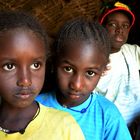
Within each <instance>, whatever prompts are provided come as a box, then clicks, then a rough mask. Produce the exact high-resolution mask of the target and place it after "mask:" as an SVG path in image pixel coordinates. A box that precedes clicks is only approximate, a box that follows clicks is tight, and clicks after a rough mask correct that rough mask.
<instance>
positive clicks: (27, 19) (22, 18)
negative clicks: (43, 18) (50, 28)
mask: <svg viewBox="0 0 140 140" xmlns="http://www.w3.org/2000/svg"><path fill="white" fill-rule="evenodd" d="M15 28H23V29H27V30H28V29H29V30H31V31H33V32H34V33H35V34H36V35H37V36H38V37H40V39H42V40H43V41H44V44H45V47H46V48H48V35H47V33H46V31H45V29H44V28H43V25H41V24H40V23H39V21H38V20H37V19H36V18H35V16H33V15H31V14H29V13H26V12H23V11H12V10H7V11H0V33H2V32H6V31H8V30H11V29H15ZM47 53H48V52H47Z"/></svg>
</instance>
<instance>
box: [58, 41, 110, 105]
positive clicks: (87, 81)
mask: <svg viewBox="0 0 140 140" xmlns="http://www.w3.org/2000/svg"><path fill="white" fill-rule="evenodd" d="M94 45H95V44H94V43H87V42H84V41H74V42H72V43H69V44H67V45H66V46H65V47H64V48H66V49H65V50H64V51H63V52H62V54H61V56H60V57H58V65H57V80H58V81H57V82H58V87H59V90H60V92H61V93H59V95H60V94H63V96H62V97H61V99H62V98H63V99H62V100H63V103H65V104H66V105H71V106H76V105H79V104H81V103H82V102H84V101H85V100H86V99H87V98H88V97H89V95H90V94H91V92H92V91H93V90H94V88H95V87H96V85H97V83H98V81H99V78H100V76H101V74H102V72H103V70H104V68H105V65H106V62H107V60H106V57H105V56H104V54H103V53H102V52H101V51H99V49H97V48H96V47H95V46H94ZM60 96H61V95H60Z"/></svg>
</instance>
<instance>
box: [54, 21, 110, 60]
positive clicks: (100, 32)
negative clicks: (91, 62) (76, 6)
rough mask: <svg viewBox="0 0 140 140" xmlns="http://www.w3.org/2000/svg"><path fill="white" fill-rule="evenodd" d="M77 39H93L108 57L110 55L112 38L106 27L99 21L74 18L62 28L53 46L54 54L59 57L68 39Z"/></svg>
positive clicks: (96, 45)
mask: <svg viewBox="0 0 140 140" xmlns="http://www.w3.org/2000/svg"><path fill="white" fill-rule="evenodd" d="M76 40H81V41H92V42H93V43H94V44H95V45H94V47H98V48H99V49H100V50H101V51H102V53H104V54H105V56H106V57H108V56H109V53H110V40H109V36H108V33H107V31H106V29H105V28H104V27H102V25H100V24H99V23H98V22H93V21H89V20H85V19H76V20H72V21H70V22H67V23H66V24H65V25H64V26H63V27H62V28H61V29H60V32H59V33H58V36H57V39H56V41H55V43H54V46H53V53H54V55H57V56H56V57H58V55H59V53H61V49H62V48H63V47H65V43H66V42H67V41H76ZM56 57H55V58H56Z"/></svg>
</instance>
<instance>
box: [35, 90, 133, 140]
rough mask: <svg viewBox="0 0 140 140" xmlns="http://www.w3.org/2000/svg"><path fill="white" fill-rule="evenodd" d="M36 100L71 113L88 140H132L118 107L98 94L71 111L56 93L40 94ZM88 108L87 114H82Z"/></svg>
mask: <svg viewBox="0 0 140 140" xmlns="http://www.w3.org/2000/svg"><path fill="white" fill-rule="evenodd" d="M36 100H37V101H38V102H40V103H42V104H43V105H45V106H49V107H53V108H56V109H59V110H63V111H66V112H69V113H70V114H71V115H72V116H73V117H74V118H75V119H76V121H77V122H78V123H79V125H80V127H81V129H82V131H83V133H84V135H85V138H86V140H131V136H130V133H129V131H128V129H127V126H126V124H125V122H124V120H123V119H122V116H121V114H120V113H119V111H118V109H117V108H116V106H115V105H114V104H113V103H111V102H110V101H108V100H107V99H105V98H104V97H103V96H101V95H97V94H96V93H94V94H92V95H90V97H89V98H88V99H87V100H86V101H85V102H84V103H83V104H81V105H79V106H76V107H72V108H71V109H73V110H74V111H73V110H70V109H68V108H65V107H63V106H61V105H60V104H59V103H58V102H57V99H56V96H55V93H54V92H51V93H46V94H40V95H39V96H38V97H37V98H36ZM83 108H87V110H86V112H85V113H80V112H77V111H80V110H81V109H83Z"/></svg>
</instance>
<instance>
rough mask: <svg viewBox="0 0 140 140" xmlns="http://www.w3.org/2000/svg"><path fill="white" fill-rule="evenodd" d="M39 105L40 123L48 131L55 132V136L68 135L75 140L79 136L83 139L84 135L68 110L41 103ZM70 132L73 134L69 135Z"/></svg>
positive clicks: (64, 136) (65, 136)
mask: <svg viewBox="0 0 140 140" xmlns="http://www.w3.org/2000/svg"><path fill="white" fill-rule="evenodd" d="M39 106H40V117H41V118H42V119H41V120H42V121H43V123H42V124H41V125H43V126H44V128H45V129H46V128H47V129H49V131H50V130H52V131H51V132H52V133H55V134H56V136H57V135H58V136H61V139H62V137H63V138H68V137H70V140H75V137H77V138H78V137H79V138H80V139H81V140H84V136H83V133H82V131H81V129H80V127H79V125H78V124H77V122H76V121H75V119H74V118H73V117H72V116H71V115H70V114H69V113H68V112H63V111H60V110H57V109H54V108H51V107H46V106H44V105H42V104H39ZM47 129H46V130H47ZM71 133H72V134H73V136H71V135H72V134H71ZM56 136H55V137H56ZM58 139H59V138H58Z"/></svg>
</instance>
